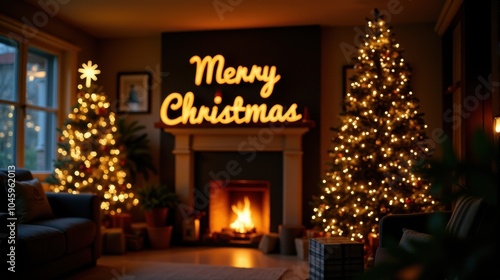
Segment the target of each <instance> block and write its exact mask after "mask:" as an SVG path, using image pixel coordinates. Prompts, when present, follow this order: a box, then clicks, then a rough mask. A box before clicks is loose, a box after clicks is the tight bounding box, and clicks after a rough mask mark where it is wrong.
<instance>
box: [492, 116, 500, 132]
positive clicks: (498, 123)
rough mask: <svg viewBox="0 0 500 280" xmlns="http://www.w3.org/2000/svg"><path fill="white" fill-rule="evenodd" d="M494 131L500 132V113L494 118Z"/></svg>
mask: <svg viewBox="0 0 500 280" xmlns="http://www.w3.org/2000/svg"><path fill="white" fill-rule="evenodd" d="M493 131H494V132H495V133H496V134H500V115H499V116H496V117H495V118H494V119H493Z"/></svg>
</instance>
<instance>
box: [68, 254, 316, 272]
mask: <svg viewBox="0 0 500 280" xmlns="http://www.w3.org/2000/svg"><path fill="white" fill-rule="evenodd" d="M123 261H137V262H169V263H188V264H206V265H218V266H233V267H245V268H254V267H285V268H289V269H290V270H292V271H293V272H294V275H300V276H302V277H299V278H294V279H307V278H308V274H309V263H308V262H307V261H305V260H302V259H300V258H299V257H297V256H296V255H281V254H279V253H277V254H264V253H263V252H261V251H260V250H258V249H256V248H237V247H171V248H167V249H162V250H152V249H144V250H141V251H135V252H126V253H124V254H122V255H103V256H101V257H100V258H99V259H98V261H97V267H101V268H102V267H106V268H110V267H118V266H119V264H120V263H121V262H123ZM85 273H86V272H85V271H82V272H79V273H76V274H73V275H72V277H70V279H85V277H86V274H85Z"/></svg>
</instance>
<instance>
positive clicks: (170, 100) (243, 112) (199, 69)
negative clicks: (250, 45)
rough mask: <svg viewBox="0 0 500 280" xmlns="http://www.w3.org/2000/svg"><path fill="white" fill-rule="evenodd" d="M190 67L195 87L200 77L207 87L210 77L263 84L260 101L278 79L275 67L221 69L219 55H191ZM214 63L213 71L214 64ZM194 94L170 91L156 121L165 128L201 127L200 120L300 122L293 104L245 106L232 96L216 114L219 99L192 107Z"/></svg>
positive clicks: (215, 122) (214, 122)
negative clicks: (169, 126)
mask: <svg viewBox="0 0 500 280" xmlns="http://www.w3.org/2000/svg"><path fill="white" fill-rule="evenodd" d="M189 62H190V63H191V64H196V75H195V85H197V86H199V85H201V82H202V80H203V76H204V74H205V73H206V75H205V81H206V83H207V84H211V83H212V80H213V77H214V70H215V81H216V82H217V84H220V85H221V84H228V85H232V84H239V83H240V82H241V81H243V82H246V83H253V82H254V81H255V80H257V81H260V82H264V86H263V87H262V88H261V90H260V96H261V97H262V98H268V97H269V96H271V94H272V93H273V90H274V85H275V84H276V83H277V82H278V81H279V80H280V79H281V76H280V75H279V74H277V70H276V66H271V67H269V66H267V65H266V66H264V67H261V66H257V65H253V66H252V68H251V69H248V68H247V67H245V66H238V67H237V68H234V67H227V68H225V69H224V64H225V59H224V57H223V56H222V55H219V54H218V55H215V56H214V57H210V56H206V57H204V58H203V59H201V58H200V57H199V56H197V55H195V56H193V57H191V59H190V60H189ZM216 64H217V68H215V65H216ZM194 100H195V98H194V94H193V93H192V92H187V93H186V94H185V96H182V95H181V94H180V93H177V92H173V93H171V94H170V95H168V96H167V97H166V98H165V100H163V103H162V105H161V108H160V118H161V120H162V122H163V123H165V124H166V125H177V124H187V123H189V124H201V123H203V122H204V121H207V122H210V123H212V124H217V123H221V124H228V123H232V122H234V123H236V124H243V123H250V122H253V123H258V122H261V123H268V122H295V121H298V120H300V119H302V115H301V114H298V113H297V104H295V103H293V104H292V105H291V106H290V107H288V109H287V110H286V111H285V108H283V106H282V105H279V104H276V105H273V106H271V107H270V108H269V109H268V105H266V104H261V105H257V104H247V105H244V99H243V97H241V96H236V98H235V99H234V101H233V104H232V105H226V106H225V107H224V108H223V109H222V110H220V112H219V107H218V106H217V105H218V104H220V100H214V102H215V104H216V105H215V106H212V107H207V106H204V105H202V106H200V108H196V107H194ZM169 112H171V113H172V114H176V115H178V113H181V115H180V116H178V117H175V118H170V117H169Z"/></svg>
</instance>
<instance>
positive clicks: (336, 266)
mask: <svg viewBox="0 0 500 280" xmlns="http://www.w3.org/2000/svg"><path fill="white" fill-rule="evenodd" d="M363 253H364V252H363V243H361V242H355V241H351V240H349V239H348V238H345V237H319V238H311V239H309V276H310V278H309V279H310V280H319V279H335V280H349V279H356V278H357V277H359V276H360V274H362V273H363V269H364V263H363V260H364V258H363Z"/></svg>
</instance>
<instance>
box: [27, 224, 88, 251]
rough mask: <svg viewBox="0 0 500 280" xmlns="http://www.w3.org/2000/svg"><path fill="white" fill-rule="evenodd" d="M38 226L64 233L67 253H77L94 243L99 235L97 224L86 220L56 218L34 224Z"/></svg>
mask: <svg viewBox="0 0 500 280" xmlns="http://www.w3.org/2000/svg"><path fill="white" fill-rule="evenodd" d="M34 224H36V225H40V226H45V227H51V228H55V229H57V230H59V231H61V232H63V233H64V236H65V238H64V240H65V242H66V243H65V248H66V250H65V253H71V252H74V251H77V250H79V249H81V248H83V247H85V246H88V245H90V244H91V243H92V241H93V240H94V238H95V235H96V233H97V229H96V224H95V223H94V222H92V221H91V220H89V219H85V218H77V217H73V218H55V219H49V220H43V221H37V222H34Z"/></svg>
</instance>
